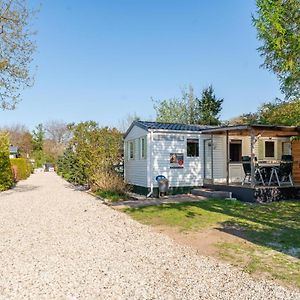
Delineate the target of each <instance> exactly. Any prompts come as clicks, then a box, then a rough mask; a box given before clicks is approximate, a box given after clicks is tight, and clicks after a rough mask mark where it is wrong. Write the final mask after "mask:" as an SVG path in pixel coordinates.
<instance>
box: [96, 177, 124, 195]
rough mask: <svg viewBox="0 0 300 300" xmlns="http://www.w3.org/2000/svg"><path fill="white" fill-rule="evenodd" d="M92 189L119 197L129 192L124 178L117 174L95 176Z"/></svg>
mask: <svg viewBox="0 0 300 300" xmlns="http://www.w3.org/2000/svg"><path fill="white" fill-rule="evenodd" d="M91 189H92V191H101V192H110V193H115V194H119V195H125V194H126V192H128V190H129V188H128V185H127V184H126V183H125V182H124V180H123V177H122V176H120V175H119V174H117V173H116V172H107V173H102V172H101V173H99V174H95V175H94V180H93V184H92V186H91Z"/></svg>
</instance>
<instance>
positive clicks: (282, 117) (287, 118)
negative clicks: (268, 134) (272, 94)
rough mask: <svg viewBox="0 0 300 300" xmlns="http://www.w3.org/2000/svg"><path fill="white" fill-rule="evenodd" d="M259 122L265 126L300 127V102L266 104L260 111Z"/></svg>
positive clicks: (279, 101) (277, 100) (296, 100)
mask: <svg viewBox="0 0 300 300" xmlns="http://www.w3.org/2000/svg"><path fill="white" fill-rule="evenodd" d="M258 115H259V122H260V123H263V124H273V125H285V126H292V125H294V126H299V125H300V100H298V99H294V100H290V101H282V100H279V99H276V100H275V101H273V102H266V103H264V104H263V105H262V106H261V107H260V108H259V111H258Z"/></svg>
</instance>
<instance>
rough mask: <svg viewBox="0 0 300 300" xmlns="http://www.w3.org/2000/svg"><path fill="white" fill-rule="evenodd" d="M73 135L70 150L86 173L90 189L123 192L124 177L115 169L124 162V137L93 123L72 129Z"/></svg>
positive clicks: (85, 123)
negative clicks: (72, 150)
mask: <svg viewBox="0 0 300 300" xmlns="http://www.w3.org/2000/svg"><path fill="white" fill-rule="evenodd" d="M72 133H73V138H72V140H71V147H72V148H73V149H74V151H75V153H76V157H77V158H78V161H79V164H80V165H81V166H83V168H84V170H85V174H86V176H87V179H88V184H89V186H90V187H91V188H92V189H93V190H98V189H100V190H106V189H108V190H110V191H116V192H123V191H124V189H125V184H124V182H123V178H122V177H121V176H119V175H118V174H117V173H116V170H115V167H116V165H118V164H119V162H120V161H121V160H122V148H123V147H122V144H123V138H122V134H121V133H120V132H119V131H118V130H117V129H115V128H108V127H103V128H99V127H98V124H97V123H96V122H93V121H89V122H82V123H79V124H77V125H74V126H72ZM112 182H113V183H114V184H113V185H112V184H110V183H112Z"/></svg>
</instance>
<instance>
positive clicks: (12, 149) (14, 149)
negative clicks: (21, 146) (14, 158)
mask: <svg viewBox="0 0 300 300" xmlns="http://www.w3.org/2000/svg"><path fill="white" fill-rule="evenodd" d="M9 153H10V154H18V147H15V146H9Z"/></svg>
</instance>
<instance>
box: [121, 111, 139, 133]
mask: <svg viewBox="0 0 300 300" xmlns="http://www.w3.org/2000/svg"><path fill="white" fill-rule="evenodd" d="M137 120H140V117H139V116H138V115H137V114H136V113H135V112H134V113H133V114H127V115H126V116H125V118H124V119H122V120H120V121H119V125H118V129H119V130H120V132H122V133H125V132H126V130H127V129H128V128H129V126H130V125H131V124H132V122H134V121H137Z"/></svg>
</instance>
